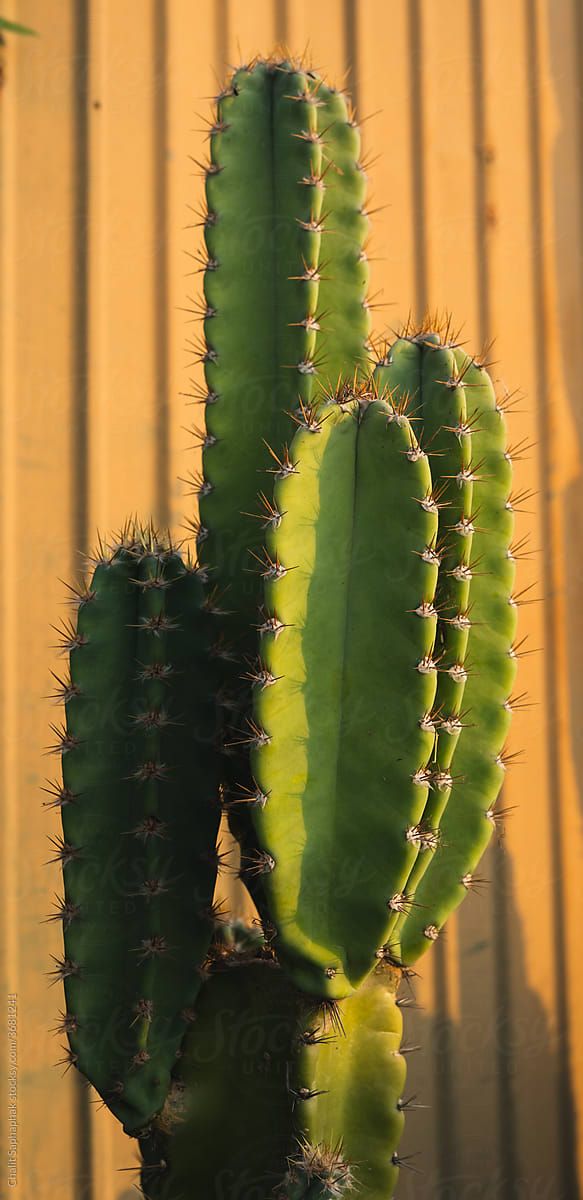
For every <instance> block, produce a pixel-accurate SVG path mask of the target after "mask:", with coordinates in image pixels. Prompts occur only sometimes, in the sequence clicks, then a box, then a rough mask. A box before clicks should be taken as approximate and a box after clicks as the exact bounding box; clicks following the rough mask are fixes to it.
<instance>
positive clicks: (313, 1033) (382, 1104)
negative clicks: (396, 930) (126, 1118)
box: [141, 942, 405, 1200]
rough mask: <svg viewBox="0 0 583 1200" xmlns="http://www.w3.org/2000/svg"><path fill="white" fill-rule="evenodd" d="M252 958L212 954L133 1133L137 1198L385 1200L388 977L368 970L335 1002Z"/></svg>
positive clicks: (390, 1094) (396, 1113)
mask: <svg viewBox="0 0 583 1200" xmlns="http://www.w3.org/2000/svg"><path fill="white" fill-rule="evenodd" d="M261 953H262V952H261V951H260V952H259V956H258V957H257V956H255V957H254V956H253V951H249V950H248V949H245V948H244V944H243V942H241V943H240V945H239V950H238V951H237V950H236V949H233V948H230V949H226V948H223V950H222V951H221V952H220V954H219V955H218V957H217V956H215V957H214V959H213V962H212V964H211V966H210V968H209V974H208V978H207V982H206V983H205V985H204V987H203V990H202V992H201V994H200V997H199V1001H198V1005H197V1012H198V1016H197V1021H196V1023H195V1024H194V1025H193V1026H192V1029H191V1030H190V1031H189V1033H188V1035H187V1037H186V1039H185V1042H184V1047H183V1053H182V1055H181V1057H180V1058H179V1060H178V1061H177V1063H176V1066H175V1069H174V1073H173V1080H172V1086H171V1090H170V1094H169V1099H168V1102H167V1104H166V1106H165V1108H164V1110H163V1112H162V1113H161V1114H160V1115H159V1117H158V1118H157V1120H156V1121H155V1122H154V1123H153V1125H152V1127H151V1129H150V1131H149V1134H148V1135H147V1136H144V1137H143V1138H142V1140H141V1150H142V1156H143V1163H144V1165H143V1169H142V1187H143V1189H144V1192H145V1194H146V1196H147V1198H148V1200H190V1198H191V1197H192V1200H195V1198H196V1197H197V1196H198V1195H200V1194H203V1195H209V1196H211V1195H216V1194H219V1195H221V1194H225V1195H229V1196H249V1197H255V1196H257V1197H259V1196H265V1197H268V1196H273V1197H274V1200H276V1198H277V1200H299V1198H300V1197H305V1198H308V1197H310V1200H315V1198H316V1197H318V1198H320V1200H326V1198H328V1197H344V1196H348V1195H350V1194H353V1191H354V1194H355V1195H358V1196H360V1197H361V1200H385V1197H386V1196H387V1195H391V1194H392V1192H391V1191H390V1189H392V1188H393V1187H394V1185H395V1183H396V1179H397V1176H398V1170H399V1158H398V1151H397V1147H398V1143H399V1139H400V1136H401V1133H402V1126H403V1112H402V1108H403V1100H402V1096H403V1086H404V1080H405V1059H404V1057H403V1056H402V1055H400V1053H399V1048H400V1042H401V1024H402V1022H401V1014H400V1012H399V1009H398V1007H397V1003H396V1000H395V985H396V979H395V975H394V972H392V971H390V970H387V969H386V968H382V967H379V969H378V972H377V973H375V974H374V975H373V976H372V977H371V978H370V979H369V980H368V981H367V983H366V984H365V985H364V987H363V988H362V989H361V990H360V992H359V993H358V994H355V995H354V996H351V997H350V998H349V999H348V1000H347V1001H345V1002H344V1003H343V1004H342V1006H341V1007H337V1006H336V1005H334V1004H331V1005H330V1004H326V1003H324V1004H322V1003H321V1002H318V1001H316V1000H314V998H311V997H309V996H306V995H305V994H303V993H301V992H300V991H299V990H297V989H295V988H294V987H290V984H289V980H288V979H287V977H286V975H285V973H284V972H283V971H282V969H281V967H280V966H279V965H278V964H277V963H276V962H274V961H273V960H272V959H271V958H270V957H269V954H268V953H267V952H264V954H266V953H267V956H264V957H261ZM279 1181H281V1182H279ZM387 1189H389V1190H387Z"/></svg>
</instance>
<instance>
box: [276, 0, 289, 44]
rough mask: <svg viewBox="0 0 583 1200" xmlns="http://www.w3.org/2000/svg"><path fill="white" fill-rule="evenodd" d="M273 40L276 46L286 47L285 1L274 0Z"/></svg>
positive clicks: (286, 21) (286, 22)
mask: <svg viewBox="0 0 583 1200" xmlns="http://www.w3.org/2000/svg"><path fill="white" fill-rule="evenodd" d="M274 5H275V12H274V18H275V19H274V24H275V40H276V43H277V45H278V46H286V45H287V39H288V20H287V0H274Z"/></svg>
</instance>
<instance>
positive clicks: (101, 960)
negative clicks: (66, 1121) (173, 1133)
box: [51, 526, 220, 1133]
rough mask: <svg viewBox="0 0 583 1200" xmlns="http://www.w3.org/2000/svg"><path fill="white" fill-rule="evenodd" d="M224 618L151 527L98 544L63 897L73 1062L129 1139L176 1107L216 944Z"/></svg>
mask: <svg viewBox="0 0 583 1200" xmlns="http://www.w3.org/2000/svg"><path fill="white" fill-rule="evenodd" d="M212 622H213V617H212V616H211V615H210V614H209V613H208V612H207V611H205V609H204V606H203V591H202V582H201V579H200V577H199V572H198V571H197V569H196V568H195V567H193V566H191V565H189V563H188V562H187V561H185V560H184V558H183V557H181V555H180V554H179V552H178V551H177V550H176V549H174V548H173V547H172V546H171V545H170V544H169V542H168V541H167V540H165V539H163V538H161V537H160V536H159V535H158V534H157V533H156V532H155V531H154V530H152V529H140V528H136V527H133V526H132V527H129V528H128V529H127V530H126V531H125V532H124V533H123V534H122V536H121V538H120V540H119V541H117V542H116V544H114V545H113V546H112V547H111V548H103V547H101V548H100V551H99V554H98V555H97V561H96V566H95V569H94V572H93V576H92V578H91V580H90V582H89V585H88V587H87V590H86V591H84V592H83V593H82V594H80V596H79V607H78V616H77V621H76V624H74V625H71V626H70V627H69V628H67V629H66V630H65V632H64V648H65V649H66V650H67V651H68V653H69V660H70V677H69V678H67V679H64V680H61V681H60V683H59V696H61V697H62V698H63V699H64V701H65V705H66V725H65V727H64V728H63V729H60V728H56V733H57V746H56V747H55V749H56V751H57V752H58V753H59V754H61V755H62V776H63V780H62V783H61V782H58V783H56V784H55V785H54V788H53V794H52V796H51V803H52V804H54V805H55V806H56V807H58V808H60V811H61V814H62V825H63V835H62V838H58V839H55V848H56V859H57V860H58V861H59V862H60V863H61V864H62V869H63V877H64V898H63V899H62V900H59V902H58V906H57V912H56V914H55V918H54V919H56V920H61V921H62V924H63V933H64V957H63V959H62V960H58V961H57V963H56V968H55V972H54V974H55V978H56V979H57V980H63V981H64V985H65V996H66V1012H65V1014H64V1015H63V1020H62V1024H61V1025H60V1029H61V1031H62V1032H63V1033H65V1034H66V1035H67V1036H68V1040H69V1047H70V1049H69V1050H68V1051H67V1052H66V1061H67V1062H68V1063H71V1064H74V1065H75V1066H77V1067H78V1068H79V1069H80V1070H81V1071H82V1072H83V1073H84V1075H86V1076H87V1078H88V1079H89V1080H90V1081H91V1083H92V1084H93V1085H94V1086H95V1087H96V1089H97V1091H98V1092H99V1093H100V1094H101V1096H102V1097H103V1098H104V1100H105V1101H106V1102H107V1104H108V1105H109V1107H110V1108H111V1109H112V1111H113V1112H114V1113H115V1115H116V1116H117V1117H118V1118H119V1119H120V1120H121V1121H122V1122H123V1125H124V1128H125V1129H126V1132H128V1133H135V1132H136V1131H137V1130H139V1129H140V1128H142V1127H143V1126H144V1125H145V1124H146V1123H147V1122H148V1121H149V1120H150V1119H151V1117H152V1115H153V1114H154V1113H156V1112H157V1111H158V1110H159V1109H160V1108H161V1107H162V1105H163V1103H164V1100H165V1097H166V1094H167V1090H168V1086H169V1080H170V1071H171V1069H172V1066H173V1064H174V1060H175V1054H176V1051H177V1049H178V1047H179V1046H180V1042H181V1040H182V1038H183V1036H184V1031H185V1029H186V1028H187V1027H188V1023H189V1021H190V1020H192V1019H193V1004H194V1001H195V999H196V996H197V992H198V990H199V987H200V973H199V971H198V968H199V967H200V965H201V964H202V962H203V960H204V958H205V956H206V953H207V949H208V945H209V942H210V940H211V937H212V930H213V924H214V922H213V912H212V907H211V906H212V898H213V890H214V885H215V878H216V869H217V854H216V849H215V845H216V834H217V827H218V823H219V816H220V810H219V804H218V761H217V752H216V750H215V737H216V728H215V721H216V718H215V701H214V692H215V690H216V679H215V672H214V668H213V667H212V665H211V659H210V657H209V653H208V651H209V644H210V640H211V636H212V634H211V626H212Z"/></svg>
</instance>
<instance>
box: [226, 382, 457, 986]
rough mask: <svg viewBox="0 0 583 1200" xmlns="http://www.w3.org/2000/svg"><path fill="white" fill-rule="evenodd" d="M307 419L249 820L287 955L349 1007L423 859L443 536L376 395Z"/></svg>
mask: <svg viewBox="0 0 583 1200" xmlns="http://www.w3.org/2000/svg"><path fill="white" fill-rule="evenodd" d="M338 400H339V403H337V404H330V405H329V406H327V407H324V408H322V409H321V410H319V412H317V413H316V412H314V411H313V410H312V409H310V410H308V409H304V410H303V413H302V416H301V417H300V418H298V423H299V428H298V432H297V434H296V436H295V438H294V441H293V443H292V447H291V458H292V462H293V463H294V470H293V472H291V473H289V474H288V475H287V476H286V477H285V478H282V479H279V480H278V481H277V482H276V485H275V490H274V500H273V508H274V519H273V521H272V523H271V525H270V528H269V529H268V530H267V547H266V563H267V564H269V565H268V566H267V567H266V580H265V605H264V613H263V618H262V621H261V628H260V634H261V657H260V660H259V662H258V664H257V667H256V671H255V677H254V678H255V682H254V720H253V722H252V724H251V727H250V731H249V737H248V740H249V742H250V743H251V762H252V768H253V773H254V779H255V781H256V791H255V795H254V797H253V798H252V803H251V804H250V810H251V813H252V816H253V820H254V824H255V829H256V833H257V840H258V846H259V850H258V852H257V855H256V859H255V862H254V863H252V864H250V866H251V869H255V870H256V871H257V872H258V873H259V874H261V877H262V880H263V885H264V890H265V894H266V898H267V902H268V906H269V911H270V916H271V919H272V921H273V923H274V925H275V927H276V929H277V934H278V938H277V950H278V954H279V955H280V956H281V958H282V961H284V962H285V965H286V968H287V970H288V971H289V972H290V974H291V976H292V978H293V979H294V981H295V982H296V984H297V985H298V986H299V987H301V988H303V989H304V990H305V991H308V992H312V993H314V994H316V995H323V996H329V997H335V998H340V997H342V996H345V995H347V994H349V993H350V992H351V991H352V989H353V988H354V987H356V986H357V985H358V984H359V983H360V982H361V980H362V979H363V978H364V976H365V975H366V974H367V973H368V971H369V970H370V969H371V968H372V965H373V963H374V961H375V954H376V952H377V950H378V949H379V948H380V947H381V945H383V944H384V943H385V940H386V937H387V933H388V930H389V929H390V926H391V922H392V920H393V918H394V916H395V913H397V912H398V911H400V909H401V908H402V906H403V905H404V904H405V903H406V900H405V897H404V896H403V888H404V885H405V883H406V880H407V877H408V875H409V872H410V870H411V867H412V865H413V862H414V860H415V857H416V855H417V848H416V840H417V838H416V832H417V828H418V822H419V820H420V817H421V814H422V812H423V809H424V807H425V802H426V798H427V777H426V773H425V766H426V763H427V761H428V759H429V756H430V753H431V748H432V745H433V736H434V734H433V727H432V726H430V727H429V728H428V727H426V722H425V720H424V718H425V716H426V714H427V713H430V712H431V710H432V707H433V702H434V698H435V688H436V670H435V663H434V660H433V658H432V652H433V644H434V639H435V630H436V614H435V609H434V607H433V598H434V591H435V586H436V579H437V566H436V564H435V563H434V561H433V559H432V557H431V556H430V555H427V554H426V549H427V547H430V546H432V545H433V544H434V541H435V537H436V533H437V510H436V506H435V501H434V497H433V495H432V488H431V477H430V470H429V464H428V460H427V458H426V457H425V455H423V454H420V453H419V452H418V447H417V443H416V440H415V435H414V433H413V431H412V428H411V425H410V423H409V421H408V420H407V418H406V417H405V416H403V415H400V414H399V413H397V412H396V411H395V410H394V409H392V408H390V407H388V406H387V405H386V404H384V403H383V402H382V401H379V400H378V399H376V398H375V394H374V392H371V391H370V390H367V389H366V388H363V389H361V390H360V392H359V393H357V394H355V393H354V392H353V391H352V392H351V391H350V389H346V388H343V389H341V392H340V394H339V397H338Z"/></svg>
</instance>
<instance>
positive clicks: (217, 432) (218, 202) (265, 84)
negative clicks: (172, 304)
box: [198, 61, 324, 654]
mask: <svg viewBox="0 0 583 1200" xmlns="http://www.w3.org/2000/svg"><path fill="white" fill-rule="evenodd" d="M316 113H317V110H316V106H315V95H314V82H313V81H312V80H311V79H310V78H309V77H308V76H307V75H306V74H305V73H303V72H301V71H295V70H293V68H291V67H290V66H289V64H285V63H275V62H273V63H272V62H261V61H260V62H258V63H257V64H256V65H254V66H253V67H251V68H249V69H242V70H239V71H237V72H235V74H234V76H233V78H232V80H231V83H230V85H229V86H228V87H227V88H226V89H225V91H224V93H223V95H222V96H221V97H220V99H219V101H218V108H217V119H216V123H215V126H214V128H213V131H212V135H211V143H210V144H211V166H210V168H209V171H208V173H207V182H206V196H207V206H208V212H207V216H206V221H205V238H206V245H207V251H208V258H207V262H206V270H205V276H204V291H205V297H206V306H207V307H206V313H207V316H206V320H205V322H204V326H205V339H206V348H205V350H204V354H203V358H204V366H205V375H206V382H207V392H206V397H205V398H206V406H205V412H206V431H205V435H204V441H203V474H204V482H203V484H202V485H201V492H200V521H201V527H200V529H199V531H198V540H199V545H200V547H201V551H200V552H201V556H202V557H203V558H204V560H205V562H207V563H208V564H209V565H210V566H211V567H212V580H213V583H215V584H216V585H218V587H219V589H221V590H223V589H225V590H227V592H228V604H227V607H228V608H229V609H230V610H232V613H233V615H232V618H231V620H230V622H229V624H230V629H231V631H232V636H233V638H234V640H235V642H236V644H237V648H238V649H239V651H240V653H241V654H245V653H247V654H248V653H253V649H252V647H253V641H254V639H253V622H254V621H255V618H256V611H257V604H258V595H259V587H260V581H259V579H258V576H257V575H254V574H253V573H252V568H253V559H252V558H251V557H250V553H249V551H250V550H251V551H255V552H256V553H258V552H259V550H260V548H261V545H262V542H263V533H262V528H261V526H262V522H261V521H260V520H257V521H255V522H253V521H251V520H250V519H249V516H245V515H243V514H245V513H247V514H248V513H254V512H256V511H257V492H258V489H259V488H260V487H261V486H262V478H261V475H260V474H258V471H260V470H261V469H262V468H263V469H265V468H267V467H269V466H270V465H273V464H272V461H271V459H270V456H269V452H268V450H267V448H266V446H265V444H264V441H265V442H268V443H269V444H270V445H272V446H274V447H280V446H282V445H283V443H284V442H285V441H286V440H289V438H290V437H291V432H292V429H293V423H292V421H291V418H290V417H289V415H288V412H289V411H290V410H294V409H295V408H296V407H297V403H298V397H299V398H301V399H302V400H304V401H308V400H309V399H310V396H311V393H312V388H313V383H314V378H315V376H314V371H315V367H314V355H315V345H316V328H315V324H314V322H315V316H316V310H317V304H318V281H319V277H318V259H319V251H320V225H319V218H320V212H321V206H322V194H323V191H324V186H323V180H322V177H321V166H322V147H321V144H320V139H319V135H318V132H317V115H316ZM262 439H264V441H262ZM250 646H251V649H250Z"/></svg>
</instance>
